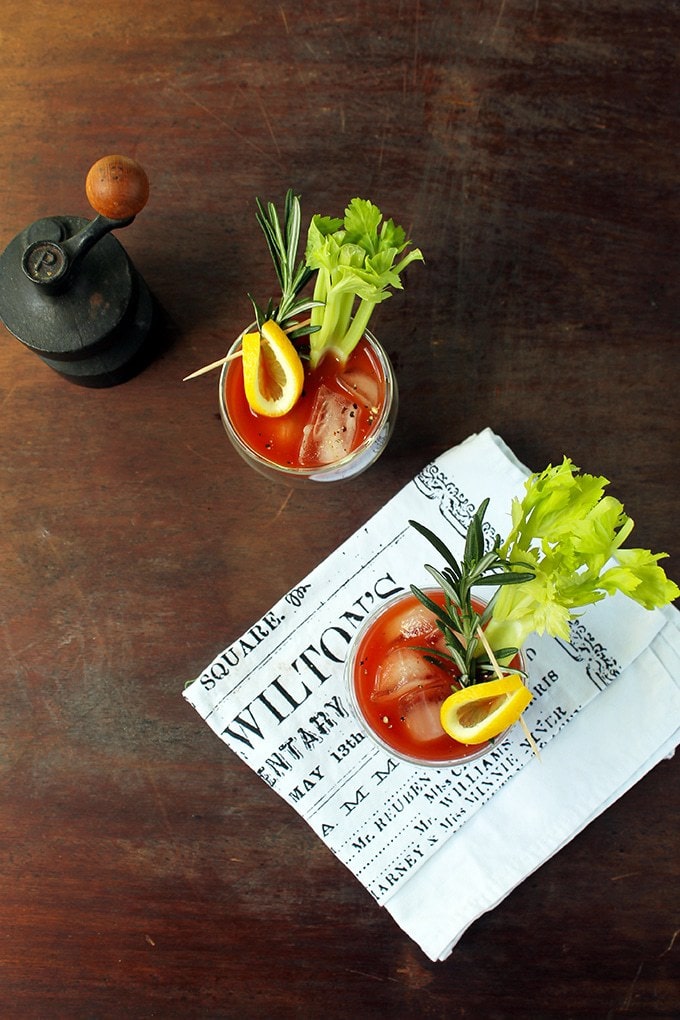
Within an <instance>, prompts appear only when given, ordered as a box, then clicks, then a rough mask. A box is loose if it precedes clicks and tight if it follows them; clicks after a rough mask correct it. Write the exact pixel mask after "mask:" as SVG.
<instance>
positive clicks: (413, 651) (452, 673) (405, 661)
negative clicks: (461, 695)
mask: <svg viewBox="0 0 680 1020" xmlns="http://www.w3.org/2000/svg"><path fill="white" fill-rule="evenodd" d="M427 594H428V595H429V596H430V598H431V599H432V600H433V601H435V602H437V603H438V604H440V605H443V602H444V597H443V593H442V592H441V590H439V589H433V590H429V589H428V590H427ZM474 603H475V600H474V599H473V604H474ZM445 649H446V646H445V644H444V637H443V634H442V633H441V631H440V630H439V628H438V627H437V624H436V621H435V617H434V615H433V614H432V613H431V612H430V611H429V610H428V609H427V608H426V607H425V606H423V604H422V603H421V602H419V600H418V599H417V598H416V597H415V595H413V594H411V593H410V592H408V593H406V594H404V595H401V596H397V597H396V598H395V599H392V600H390V601H389V602H387V603H385V606H384V608H383V609H382V610H381V611H380V612H379V613H378V614H377V615H376V616H374V617H372V618H371V619H370V620H369V621H368V622H367V624H365V625H364V628H363V630H362V631H360V632H359V634H358V635H357V638H356V639H355V643H354V646H353V648H352V651H351V653H350V657H349V660H348V664H347V681H348V685H349V692H350V697H351V699H352V702H353V705H354V708H355V711H357V713H358V715H359V717H360V718H361V720H362V721H363V722H364V724H365V726H366V727H367V728H368V730H369V731H370V732H371V734H372V735H373V736H374V738H375V739H376V741H377V742H378V743H379V744H381V745H382V746H383V747H384V748H385V749H386V750H388V751H392V752H395V753H396V754H398V755H399V756H400V757H402V758H406V759H407V760H408V761H410V762H413V763H416V764H421V765H434V766H440V767H441V766H442V765H455V764H461V763H463V762H464V761H470V760H472V759H474V758H478V757H480V756H481V755H482V754H484V753H486V752H487V751H488V750H489V748H490V747H491V746H492V745H493V744H495V743H498V741H499V740H501V739H502V736H503V735H501V736H499V737H496V738H495V740H493V741H487V742H486V743H484V744H481V745H466V744H460V743H458V741H456V740H454V739H453V738H452V737H449V736H448V734H446V733H445V732H444V730H443V728H442V725H441V722H440V719H439V709H440V706H441V704H442V702H443V701H444V700H445V699H446V698H447V697H448V696H449V695H450V694H451V692H452V689H454V688H455V687H456V686H458V683H457V680H458V676H459V674H458V673H457V671H456V669H455V667H453V665H451V666H450V667H449V665H448V663H445V662H444V660H441V659H437V657H436V656H434V658H435V659H437V662H436V664H435V663H434V662H431V661H429V660H428V658H426V656H427V652H428V650H431V652H432V653H435V652H436V651H437V650H439V651H445ZM515 665H520V666H521V657H520V656H516V658H515V660H513V666H515Z"/></svg>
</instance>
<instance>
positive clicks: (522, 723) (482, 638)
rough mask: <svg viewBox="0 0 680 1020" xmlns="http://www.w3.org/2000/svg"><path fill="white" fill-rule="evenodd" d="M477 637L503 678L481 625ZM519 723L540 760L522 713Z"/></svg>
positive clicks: (498, 674) (499, 676)
mask: <svg viewBox="0 0 680 1020" xmlns="http://www.w3.org/2000/svg"><path fill="white" fill-rule="evenodd" d="M477 637H478V638H479V640H480V641H481V642H482V644H483V645H484V649H485V651H486V654H487V655H488V656H489V662H490V663H491V665H492V666H493V668H494V672H495V674H496V676H497V677H498V678H499V680H500V679H502V677H503V672H502V670H501V667H500V666H499V665H498V660H497V659H496V656H495V655H494V653H493V649H492V647H491V645H490V644H489V640H488V638H487V636H486V634H485V633H484V631H483V630H482V628H481V627H478V628H477ZM519 724H520V726H521V727H522V729H523V730H524V736H525V737H526V738H527V740H528V741H529V745H530V747H531V750H532V751H533V752H534V754H535V755H536V757H537V758H538V760H539V761H540V760H541V754H540V751H539V750H538V745H537V743H536V741H535V740H534V738H533V737H532V736H531V733H530V732H529V727H528V726H527V724H526V723H525V721H524V716H523V715H521V716H520V717H519Z"/></svg>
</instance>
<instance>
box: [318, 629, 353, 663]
mask: <svg viewBox="0 0 680 1020" xmlns="http://www.w3.org/2000/svg"><path fill="white" fill-rule="evenodd" d="M333 633H335V634H339V635H340V637H341V638H342V640H343V642H344V644H343V646H342V649H343V651H347V646H348V645H349V643H350V641H351V640H352V636H351V634H348V633H347V631H346V630H343V629H342V627H326V629H325V631H324V632H323V634H322V635H321V638H320V640H319V644H320V646H321V651H322V652H323V654H324V655H325V656H326V658H327V659H330V660H331V662H344V661H345V658H346V656H345V655H343V656H338V655H334V654H333V652H332V651H331V650H330V647H329V645H328V640H327V637H326V635H330V634H333Z"/></svg>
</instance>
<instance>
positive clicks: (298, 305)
mask: <svg viewBox="0 0 680 1020" xmlns="http://www.w3.org/2000/svg"><path fill="white" fill-rule="evenodd" d="M255 201H256V204H257V213H256V217H255V218H256V220H257V222H258V224H259V226H260V227H261V228H262V231H263V233H264V236H265V240H266V242H267V247H268V248H269V252H270V254H271V257H272V261H273V262H274V269H275V271H276V277H277V279H278V281H279V286H280V288H281V298H280V300H279V302H278V303H275V302H274V300H273V298H270V299H269V301H268V303H267V305H266V307H265V308H262V307H261V306H260V305H259V304H258V303H257V301H256V300H255V298H254V297H253V296H252V294H248V297H249V298H250V301H251V303H252V305H253V309H254V311H255V319H256V322H257V326H258V329H261V328H262V325H263V323H264V322H267V321H268V320H269V319H273V320H274V321H275V322H277V323H278V324H279V326H280V327H281V329H283V330H285V331H286V332H287V333H288V335H289V337H290V338H291V339H293V340H295V339H297V338H298V337H301V336H306V335H308V334H309V333H314V332H316V330H317V329H318V328H319V327H318V326H311V325H309V324H307V325H303V326H300V328H299V329H295V328H291V327H292V326H295V324H296V323H295V320H296V318H297V317H298V316H299V315H301V314H302V313H303V312H306V311H308V310H309V309H310V308H314V307H316V306H317V305H319V304H320V303H321V302H319V301H315V300H314V299H313V298H300V297H299V294H300V291H301V290H302V289H303V287H304V286H305V284H306V283H307V282H308V280H309V279H310V277H311V276H312V272H313V270H311V269H309V268H308V267H307V265H306V263H305V262H304V260H301V261H300V262H298V263H297V265H296V260H297V251H298V246H299V242H300V196H299V195H296V194H294V192H293V190H292V188H289V189H288V191H287V192H286V197H285V200H284V208H283V224H281V222H280V220H279V215H278V213H277V211H276V206H275V205H274V203H273V202H268V203H267V205H266V206H265V205H263V203H262V202H261V201H260V199H259V198H256V199H255Z"/></svg>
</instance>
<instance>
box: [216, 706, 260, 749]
mask: <svg viewBox="0 0 680 1020" xmlns="http://www.w3.org/2000/svg"><path fill="white" fill-rule="evenodd" d="M246 712H247V713H248V715H249V716H250V720H251V721H250V722H249V721H248V720H247V719H246V718H244V716H245V714H246ZM233 726H240V727H241V732H240V733H238V732H237V731H236V730H234V729H232V727H233ZM246 730H247V731H248V733H252V735H253V736H257V737H259V738H260V740H264V736H263V734H262V730H261V729H260V726H259V723H257V722H256V721H255V716H254V715H253V710H252V708H251V706H250V705H246V707H245V708H244V709H243V711H242V712H240V713H239V714H238V715H237V716H235V717H234V718H233V719H232V721H231V722H230V723H229V725H228V726H225V727H224V729H223V730H222V736H224V735H225V734H228V735H229V736H230V737H233V738H234V740H240V741H241V742H242V743H243V744H246V746H247V747H250V748H252V746H253V745H252V744H251V742H250V739H249V738H248V737H247V736H246V734H245V731H246Z"/></svg>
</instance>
